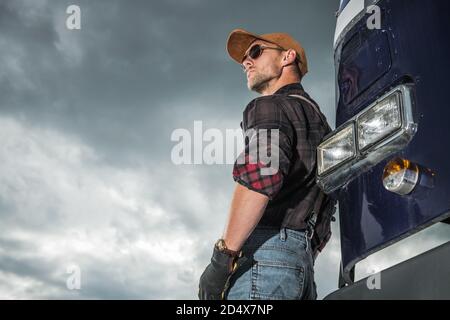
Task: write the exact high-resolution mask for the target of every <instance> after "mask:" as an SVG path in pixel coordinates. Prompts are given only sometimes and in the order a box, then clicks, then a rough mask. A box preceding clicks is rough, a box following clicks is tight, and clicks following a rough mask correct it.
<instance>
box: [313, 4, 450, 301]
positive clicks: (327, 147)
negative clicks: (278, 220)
mask: <svg viewBox="0 0 450 320" xmlns="http://www.w3.org/2000/svg"><path fill="white" fill-rule="evenodd" d="M336 16H337V22H336V31H335V37H334V61H335V70H336V72H335V74H336V77H335V83H336V129H335V130H333V131H332V132H331V133H330V134H329V135H327V137H325V139H324V140H323V142H322V143H321V144H320V146H319V147H318V149H317V157H318V172H317V182H318V184H319V185H320V187H321V188H322V189H323V190H324V191H325V192H326V193H327V194H330V195H331V196H333V197H335V198H336V199H337V200H338V203H339V226H340V240H341V265H340V273H339V280H338V283H339V285H338V287H339V289H338V290H336V291H335V292H332V293H331V294H329V295H328V296H327V297H325V299H450V242H448V241H447V242H445V243H443V244H442V245H439V246H437V247H434V248H432V249H431V250H428V251H426V252H423V253H422V254H420V255H418V256H415V257H413V258H410V259H407V260H405V261H402V262H401V263H399V264H396V265H394V266H391V267H389V268H387V269H385V270H382V271H381V272H380V274H379V277H380V279H381V282H382V289H381V290H373V288H370V286H368V285H367V283H368V281H367V278H365V279H361V280H359V281H355V268H357V264H358V263H360V262H361V261H363V260H364V259H365V258H367V257H369V256H371V255H373V254H375V253H377V252H379V251H380V250H383V249H386V248H388V247H390V246H392V245H393V244H395V243H397V242H398V241H400V240H402V239H405V238H408V237H410V236H411V235H413V234H415V233H417V232H419V231H421V230H424V229H426V228H429V227H431V226H433V225H435V224H449V223H450V218H449V217H450V159H449V157H450V150H449V148H450V81H449V79H450V41H449V40H448V39H449V36H450V19H449V17H450V1H446V0H431V1H421V0H342V1H340V6H339V10H338V11H337V12H336Z"/></svg>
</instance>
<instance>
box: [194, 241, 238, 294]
mask: <svg viewBox="0 0 450 320" xmlns="http://www.w3.org/2000/svg"><path fill="white" fill-rule="evenodd" d="M245 261H246V258H245V257H244V256H243V255H242V251H240V252H239V253H237V254H236V255H230V254H229V253H226V252H223V251H220V250H219V249H218V248H217V246H214V251H213V255H212V258H211V263H210V264H209V265H208V266H207V267H206V269H205V271H203V274H202V275H201V277H200V284H199V291H198V297H199V299H200V300H224V299H225V293H226V291H227V289H228V286H229V281H230V278H231V276H232V275H233V273H234V272H235V271H236V269H237V268H239V267H240V266H241V265H242V264H243V263H244V262H245Z"/></svg>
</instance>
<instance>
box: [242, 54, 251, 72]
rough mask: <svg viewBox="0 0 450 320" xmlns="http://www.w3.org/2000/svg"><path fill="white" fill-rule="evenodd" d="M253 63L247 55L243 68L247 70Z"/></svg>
mask: <svg viewBox="0 0 450 320" xmlns="http://www.w3.org/2000/svg"><path fill="white" fill-rule="evenodd" d="M252 65H253V62H252V61H251V60H250V59H249V58H248V57H246V58H245V59H244V61H243V62H242V69H244V71H247V70H248V68H250V67H251V66H252Z"/></svg>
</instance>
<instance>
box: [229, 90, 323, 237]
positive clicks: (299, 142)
mask: <svg viewBox="0 0 450 320" xmlns="http://www.w3.org/2000/svg"><path fill="white" fill-rule="evenodd" d="M291 94H293V95H302V96H304V97H305V98H307V99H309V100H311V101H313V100H312V99H311V98H310V97H309V95H308V94H307V93H306V92H305V91H304V90H303V87H302V86H301V85H300V83H294V84H289V85H286V86H284V87H282V88H280V89H279V90H278V91H277V92H275V93H274V94H273V95H269V96H263V97H259V98H256V99H254V100H252V101H251V102H250V103H249V104H248V105H247V107H246V108H245V110H244V112H243V121H242V122H241V128H242V130H243V132H244V137H245V149H244V150H243V151H242V153H241V154H240V155H239V156H238V157H237V159H236V161H235V163H234V166H233V179H234V181H236V182H238V183H240V184H242V185H244V186H245V187H247V188H249V189H251V190H253V191H256V192H259V193H261V194H264V195H266V196H267V197H268V198H269V199H270V201H269V203H268V205H267V207H266V210H265V212H264V215H263V217H262V219H261V221H260V223H259V224H260V225H268V226H279V227H289V228H291V229H304V228H305V227H306V222H305V221H306V220H307V218H308V215H309V213H310V210H311V208H312V206H313V205H314V201H315V200H316V198H317V195H318V192H319V188H318V186H317V185H316V181H315V178H316V168H317V163H316V148H317V146H318V145H319V143H320V142H321V141H322V139H323V137H324V136H325V135H326V134H327V133H328V132H330V131H331V128H330V127H329V125H328V123H326V119H325V116H323V114H321V115H319V114H318V113H317V112H316V111H315V110H314V109H313V107H312V106H311V105H310V104H309V103H307V102H305V101H303V100H301V99H300V98H298V97H292V96H289V95H291ZM313 102H314V101H313ZM314 103H315V102H314ZM321 117H323V119H324V120H325V121H323V120H322V118H321ZM261 156H265V158H264V159H262V158H261ZM267 160H272V161H267ZM274 160H276V161H274ZM274 162H275V165H274ZM268 172H269V174H268Z"/></svg>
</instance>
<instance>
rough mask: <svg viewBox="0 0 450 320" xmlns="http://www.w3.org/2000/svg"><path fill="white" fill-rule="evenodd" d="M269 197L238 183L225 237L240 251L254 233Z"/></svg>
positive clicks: (226, 240)
mask: <svg viewBox="0 0 450 320" xmlns="http://www.w3.org/2000/svg"><path fill="white" fill-rule="evenodd" d="M268 202H269V198H268V197H267V196H265V195H263V194H261V193H258V192H255V191H252V190H250V189H248V188H246V187H244V186H243V185H241V184H239V183H236V188H235V190H234V194H233V199H232V201H231V207H230V212H229V216H228V223H227V226H226V228H225V232H224V235H223V239H224V240H225V243H226V245H227V247H228V248H229V249H230V250H235V251H238V250H240V249H241V247H242V245H243V244H244V242H245V241H246V240H247V238H248V237H249V236H250V234H251V233H252V231H253V229H254V228H255V227H256V225H257V224H258V222H259V220H260V219H261V217H262V215H263V213H264V210H265V209H266V206H267V203H268Z"/></svg>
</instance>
